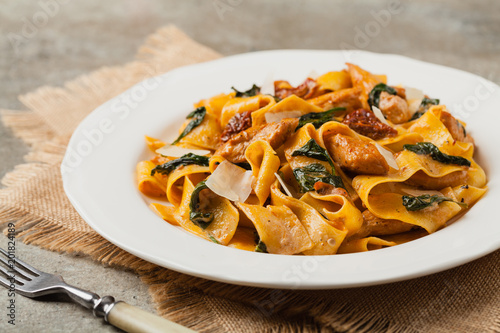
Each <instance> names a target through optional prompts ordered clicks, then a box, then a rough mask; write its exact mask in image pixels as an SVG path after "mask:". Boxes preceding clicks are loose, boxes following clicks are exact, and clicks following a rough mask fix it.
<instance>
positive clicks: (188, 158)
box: [151, 153, 209, 176]
mask: <svg viewBox="0 0 500 333" xmlns="http://www.w3.org/2000/svg"><path fill="white" fill-rule="evenodd" d="M208 161H209V158H208V157H206V156H200V155H196V154H193V153H187V154H185V155H182V156H181V157H179V158H178V159H175V160H172V161H168V162H167V163H163V164H161V165H157V166H155V167H154V168H153V170H151V176H154V174H155V173H156V172H158V173H161V174H162V175H168V174H169V173H170V172H172V171H174V170H175V169H176V168H178V167H180V166H181V165H189V164H196V165H201V166H208Z"/></svg>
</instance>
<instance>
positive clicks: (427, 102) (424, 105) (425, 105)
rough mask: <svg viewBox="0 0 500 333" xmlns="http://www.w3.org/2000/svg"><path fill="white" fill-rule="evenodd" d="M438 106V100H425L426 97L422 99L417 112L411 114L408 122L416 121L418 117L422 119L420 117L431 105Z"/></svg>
mask: <svg viewBox="0 0 500 333" xmlns="http://www.w3.org/2000/svg"><path fill="white" fill-rule="evenodd" d="M438 104H439V99H437V98H427V97H424V98H423V99H422V102H421V103H420V106H419V107H418V110H417V112H415V113H414V114H413V116H412V117H411V119H410V120H415V119H418V118H420V117H422V115H423V114H424V113H426V112H427V110H429V108H430V107H431V106H432V105H438Z"/></svg>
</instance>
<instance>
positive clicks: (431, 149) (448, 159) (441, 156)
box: [403, 142, 471, 167]
mask: <svg viewBox="0 0 500 333" xmlns="http://www.w3.org/2000/svg"><path fill="white" fill-rule="evenodd" d="M403 149H406V150H408V151H411V152H413V153H415V154H418V155H429V156H430V157H431V158H432V159H433V160H434V161H438V162H441V163H444V164H456V165H465V166H467V167H470V165H471V162H470V161H469V160H468V159H465V158H463V157H461V156H452V155H448V154H445V153H443V152H441V151H440V150H439V148H438V147H436V146H435V145H434V144H432V143H430V142H418V143H416V144H414V145H410V144H406V145H404V146H403Z"/></svg>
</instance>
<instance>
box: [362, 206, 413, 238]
mask: <svg viewBox="0 0 500 333" xmlns="http://www.w3.org/2000/svg"><path fill="white" fill-rule="evenodd" d="M414 227H415V226H414V225H412V224H408V223H405V222H402V221H399V220H386V219H382V218H380V217H377V216H375V215H373V214H372V212H370V211H369V210H368V209H367V210H365V211H364V212H363V225H362V226H361V229H360V230H359V231H358V232H357V233H356V235H355V236H356V238H363V237H367V236H386V235H394V234H399V233H402V232H407V231H410V230H411V229H413V228H414Z"/></svg>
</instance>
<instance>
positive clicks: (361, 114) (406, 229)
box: [137, 64, 487, 255]
mask: <svg viewBox="0 0 500 333" xmlns="http://www.w3.org/2000/svg"><path fill="white" fill-rule="evenodd" d="M232 90H233V91H232V92H228V93H221V94H219V95H216V96H212V97H209V98H207V99H203V100H201V101H199V102H197V103H196V104H194V107H193V110H192V111H191V112H190V113H188V114H187V116H186V120H185V122H184V124H183V125H182V126H181V128H180V129H179V133H178V136H177V138H176V139H175V140H174V141H172V142H164V141H162V140H159V139H155V138H152V137H148V136H146V144H147V145H148V147H149V149H150V150H151V151H152V155H151V159H150V160H145V161H140V162H139V163H138V164H137V184H138V188H139V190H140V191H141V192H142V193H143V194H145V195H147V196H150V197H154V198H156V199H162V200H164V201H165V202H164V203H158V202H155V203H152V204H151V205H150V206H151V209H153V210H154V211H155V212H156V213H157V214H158V215H159V216H160V217H161V218H162V219H164V220H165V221H167V222H168V223H170V224H172V225H175V226H179V227H181V228H183V229H185V230H187V231H188V232H191V233H193V234H195V235H197V236H199V237H202V238H204V239H206V240H208V241H212V242H214V243H217V244H221V245H225V246H229V247H233V248H237V249H241V250H248V251H256V252H265V253H271V254H288V255H292V254H301V255H331V254H342V253H353V252H364V251H370V250H375V249H380V248H382V247H389V246H395V245H398V244H402V243H405V242H408V241H412V240H415V239H417V238H420V237H423V236H425V235H428V234H430V233H433V232H435V231H437V230H439V229H441V228H443V227H446V226H447V225H449V224H450V223H452V222H454V221H455V220H456V219H458V218H459V217H460V216H462V215H463V214H465V213H466V212H467V210H468V209H470V207H471V206H472V205H473V204H474V203H475V202H477V201H478V200H479V199H480V198H481V197H482V196H483V195H484V193H485V192H486V191H487V186H486V183H487V179H486V175H485V173H484V171H483V169H482V168H481V167H480V166H479V165H478V164H477V163H476V162H475V161H474V159H473V157H474V148H475V147H474V140H473V138H472V136H471V135H470V133H468V132H467V130H466V124H465V123H464V122H462V121H460V120H457V119H456V118H455V117H454V116H453V115H452V114H451V113H450V112H449V111H448V110H447V108H446V106H445V105H441V104H440V101H439V99H437V98H432V97H436V96H432V97H430V96H427V95H425V94H424V93H423V92H422V91H421V90H419V89H416V88H410V87H403V86H391V85H388V84H387V77H386V76H385V75H377V74H372V73H370V72H368V71H366V70H364V69H362V68H360V67H359V66H357V65H354V64H347V68H346V69H344V70H341V71H333V72H328V73H325V74H323V75H320V76H317V77H316V75H310V77H308V78H307V79H306V80H305V81H304V82H303V83H301V84H299V85H298V86H293V85H291V84H290V83H289V82H287V81H281V80H280V81H274V82H269V83H264V84H263V85H262V86H261V87H258V86H257V85H255V84H254V85H253V86H252V87H251V88H250V89H248V90H246V91H239V90H237V89H235V88H234V87H233V88H232Z"/></svg>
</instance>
